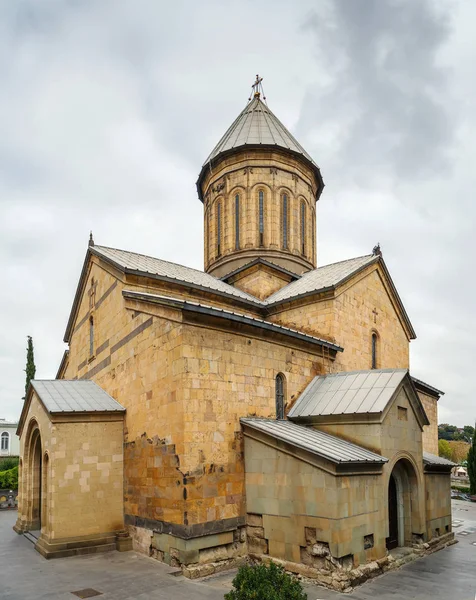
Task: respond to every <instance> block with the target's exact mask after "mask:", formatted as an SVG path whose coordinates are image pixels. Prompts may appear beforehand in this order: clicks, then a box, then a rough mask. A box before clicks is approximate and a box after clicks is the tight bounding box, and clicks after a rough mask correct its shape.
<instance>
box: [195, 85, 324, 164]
mask: <svg viewBox="0 0 476 600" xmlns="http://www.w3.org/2000/svg"><path fill="white" fill-rule="evenodd" d="M250 145H253V146H257V145H258V146H259V145H266V146H279V147H281V148H286V149H287V150H292V151H293V152H296V153H297V154H301V155H302V156H304V157H305V158H307V160H308V161H310V162H311V163H313V164H315V163H314V161H313V160H312V158H311V157H310V156H309V154H308V153H307V152H306V151H305V150H304V148H303V147H302V146H301V144H300V143H299V142H298V141H297V140H296V138H294V136H292V135H291V134H290V133H289V131H288V130H287V129H286V127H285V126H284V125H283V124H282V123H281V121H280V120H279V119H278V118H277V117H276V116H275V115H274V114H273V113H272V112H271V111H270V109H269V108H268V107H267V106H266V104H264V102H262V101H261V99H260V98H259V97H255V98H253V100H252V101H251V102H249V103H248V104H247V105H246V106H245V108H244V109H243V110H242V111H241V113H240V114H239V115H238V117H237V118H236V119H235V120H234V121H233V123H232V124H231V126H230V127H229V128H228V129H227V131H226V132H225V135H224V136H223V137H222V138H221V140H220V141H219V142H218V144H217V145H216V146H215V148H213V150H212V151H211V153H210V155H209V156H208V158H207V160H206V161H205V163H204V165H203V166H205V165H206V164H208V163H209V162H210V161H211V160H212V159H214V158H215V157H217V156H218V155H219V154H221V153H222V152H226V151H227V150H232V149H234V148H239V147H241V146H250Z"/></svg>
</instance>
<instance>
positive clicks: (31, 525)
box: [22, 420, 44, 531]
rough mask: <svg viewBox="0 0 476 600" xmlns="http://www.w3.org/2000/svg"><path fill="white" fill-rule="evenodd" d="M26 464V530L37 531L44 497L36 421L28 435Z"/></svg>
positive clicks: (24, 469) (24, 468) (29, 429)
mask: <svg viewBox="0 0 476 600" xmlns="http://www.w3.org/2000/svg"><path fill="white" fill-rule="evenodd" d="M24 458H25V461H24V464H23V465H22V479H23V480H24V481H23V482H22V493H23V494H25V496H26V498H24V499H23V501H24V502H25V513H26V515H25V516H26V523H25V530H27V531H28V530H30V531H35V530H39V529H41V525H42V497H43V491H44V490H43V485H44V481H43V451H42V442H41V434H40V429H39V427H38V423H37V422H36V421H34V420H33V421H31V423H30V425H29V428H28V434H27V436H26V444H25V453H24Z"/></svg>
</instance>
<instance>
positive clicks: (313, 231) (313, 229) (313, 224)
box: [311, 209, 316, 263]
mask: <svg viewBox="0 0 476 600" xmlns="http://www.w3.org/2000/svg"><path fill="white" fill-rule="evenodd" d="M311 234H312V235H311V242H312V248H311V255H312V260H313V262H314V263H315V261H316V215H315V211H314V209H313V211H312V215H311Z"/></svg>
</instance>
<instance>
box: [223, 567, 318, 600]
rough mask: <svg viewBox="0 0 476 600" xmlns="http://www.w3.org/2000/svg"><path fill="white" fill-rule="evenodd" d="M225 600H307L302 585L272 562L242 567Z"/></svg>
mask: <svg viewBox="0 0 476 600" xmlns="http://www.w3.org/2000/svg"><path fill="white" fill-rule="evenodd" d="M233 588H234V589H233V590H232V591H231V592H228V594H225V600H306V597H307V596H306V594H305V593H304V591H303V589H302V585H301V583H300V582H299V581H298V580H297V579H296V578H294V577H292V576H291V575H289V574H288V573H286V571H285V570H284V569H283V568H282V567H280V566H278V565H276V564H275V563H273V562H271V563H270V564H269V565H255V566H244V567H240V569H239V570H238V573H237V575H236V577H235V578H234V579H233Z"/></svg>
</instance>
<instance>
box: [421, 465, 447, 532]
mask: <svg viewBox="0 0 476 600" xmlns="http://www.w3.org/2000/svg"><path fill="white" fill-rule="evenodd" d="M425 490H426V534H427V537H428V540H431V539H432V538H435V537H439V536H440V535H444V534H445V533H449V532H451V478H450V474H449V473H441V474H439V473H434V474H433V473H425Z"/></svg>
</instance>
